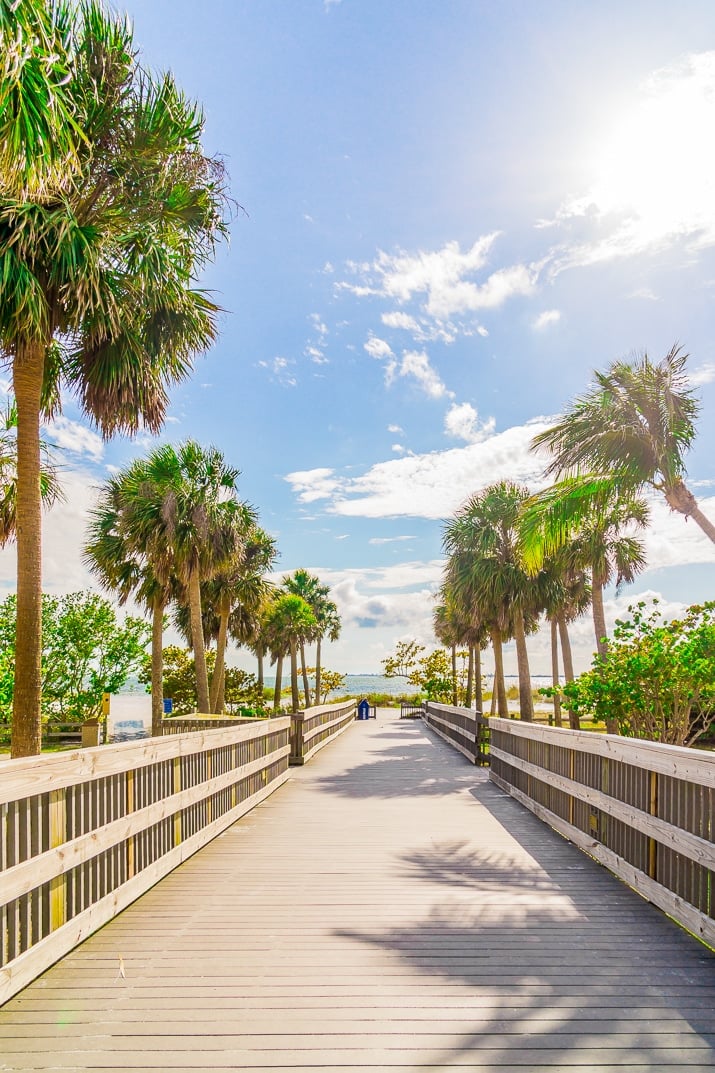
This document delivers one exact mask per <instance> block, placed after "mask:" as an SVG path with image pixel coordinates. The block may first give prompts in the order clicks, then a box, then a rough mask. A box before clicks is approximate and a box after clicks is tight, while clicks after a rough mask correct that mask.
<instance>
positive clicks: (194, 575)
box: [188, 570, 211, 715]
mask: <svg viewBox="0 0 715 1073" xmlns="http://www.w3.org/2000/svg"><path fill="white" fill-rule="evenodd" d="M188 589H189V614H190V617H191V642H192V644H193V648H194V666H195V668H196V703H197V711H198V712H200V713H201V714H202V715H203V714H208V713H209V712H210V711H211V701H210V699H209V676H208V671H207V670H206V649H205V647H204V630H203V626H202V624H201V584H200V582H199V572H198V570H192V571H191V574H190V575H189V585H188Z"/></svg>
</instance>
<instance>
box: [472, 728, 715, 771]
mask: <svg viewBox="0 0 715 1073" xmlns="http://www.w3.org/2000/svg"><path fill="white" fill-rule="evenodd" d="M488 722H489V725H490V726H491V728H492V729H493V730H500V731H503V732H504V733H507V734H513V735H514V736H515V737H522V738H530V739H531V740H533V741H543V742H553V743H554V744H558V745H563V746H564V747H567V748H569V749H576V750H578V751H579V752H585V753H591V754H595V755H597V756H602V757H607V758H610V759H611V760H620V761H622V762H623V763H626V764H635V765H636V766H638V767H646V766H647V768H648V770H650V771H657V772H658V773H659V774H662V775H671V776H673V777H674V778H677V779H683V780H685V781H686V782H695V783H698V784H699V785H702V786H711V787H715V752H705V751H701V750H698V749H691V748H689V747H688V746H687V745H667V744H665V743H663V742H660V741H645V740H643V739H642V738H626V737H622V736H621V735H620V734H601V733H594V732H593V731H591V730H571V729H570V728H569V727H550V726H544V725H543V724H541V723H527V722H522V721H521V720H518V719H498V718H491V719H489V720H488Z"/></svg>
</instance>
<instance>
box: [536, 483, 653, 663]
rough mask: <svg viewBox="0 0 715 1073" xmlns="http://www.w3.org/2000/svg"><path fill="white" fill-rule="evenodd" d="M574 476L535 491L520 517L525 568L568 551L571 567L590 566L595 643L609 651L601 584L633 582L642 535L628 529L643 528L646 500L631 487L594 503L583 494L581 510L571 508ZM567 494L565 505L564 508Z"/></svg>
mask: <svg viewBox="0 0 715 1073" xmlns="http://www.w3.org/2000/svg"><path fill="white" fill-rule="evenodd" d="M572 489H573V482H572V481H569V480H566V481H562V482H560V483H559V484H555V485H552V487H550V488H547V489H545V490H544V491H543V492H539V493H538V494H537V495H535V496H533V497H532V498H531V499H530V500H529V501H528V503H527V504H525V505H524V510H523V513H522V519H521V540H522V555H523V558H524V561H525V563H526V564H527V568H530V569H531V570H532V571H536V570H539V569H541V568H542V566H543V564H544V560H545V557H547V556H549V555H553V554H554V553H558V552H559V551H560V550H561V553H562V555H563V554H564V552H565V555H566V559H567V560H568V569H570V571H571V572H572V573H574V572H576V571H577V570H578V568H579V567H580V568H581V569H583V568H587V569H588V570H589V571H590V574H591V607H592V611H593V624H594V630H595V633H596V648H597V651H598V653H599V655H605V653H606V650H607V648H608V640H607V630H606V618H605V613H604V608H603V590H604V588H605V587H606V586H607V585H609V584H611V582H613V581H615V584H616V586H620V585H622V584H630V583H631V582H632V581H633V580H634V579H635V578H636V576H637V575H638V574H639V573H640V572H641V570H643V569H644V568H645V565H646V558H645V549H644V546H643V543H642V541H640V540H639V539H638V538H637V537H635V536H633V535H631V534H630V533H629V530H633V529H643V528H644V527H645V526H646V525H647V523H648V513H649V512H648V505H647V504H646V503H645V501H644V500H642V499H639V498H638V497H637V496H635V495H633V494H632V493H631V492H628V491H626V492H624V493H622V494H617V493H616V494H614V495H613V496H612V498H611V502H610V504H608V505H607V504H606V501H605V499H604V500H603V501H602V502H601V503H599V504H594V503H593V501H591V500H589V499H588V498H584V499H582V500H581V501H580V502H581V512H580V513H576V512H575V511H574V510H573V504H574V502H575V499H574V498H573V497H572V496H571V493H572ZM564 499H566V501H567V506H566V508H564Z"/></svg>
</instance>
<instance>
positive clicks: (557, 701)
mask: <svg viewBox="0 0 715 1073" xmlns="http://www.w3.org/2000/svg"><path fill="white" fill-rule="evenodd" d="M549 625H550V627H551V685H552V686H553V688H554V723H555V724H556V726H557V727H560V726H562V725H563V720H562V719H561V698H560V697H559V695H558V693H557V692H556V690H558V688H559V627H558V623H557V621H556V616H555V615H552V616H551V618H550V619H549Z"/></svg>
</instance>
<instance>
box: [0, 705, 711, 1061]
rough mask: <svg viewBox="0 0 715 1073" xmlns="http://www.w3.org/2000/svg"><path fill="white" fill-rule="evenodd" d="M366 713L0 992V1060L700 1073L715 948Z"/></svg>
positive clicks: (421, 737)
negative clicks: (164, 873) (104, 920)
mask: <svg viewBox="0 0 715 1073" xmlns="http://www.w3.org/2000/svg"><path fill="white" fill-rule="evenodd" d="M379 715H380V718H379V719H378V720H377V721H374V720H370V721H366V722H360V723H356V724H355V725H354V727H352V728H351V729H350V730H349V731H348V732H347V733H346V734H343V735H342V737H340V738H338V739H337V740H336V741H335V742H333V743H331V744H330V745H329V746H328V747H327V748H325V749H324V750H323V751H322V752H321V753H320V754H319V755H318V756H316V757H315V759H314V760H313V761H312V762H311V764H310V765H307V766H306V767H304V768H300V769H296V770H294V771H293V772H292V774H291V779H290V781H289V782H288V783H287V784H285V785H284V786H283V787H281V788H280V789H279V790H277V791H276V793H275V794H273V795H272V796H271V797H269V798H268V799H267V800H266V801H265V802H264V803H263V804H261V805H260V806H259V807H258V808H256V809H255V810H254V811H253V812H251V813H250V814H249V815H247V816H245V817H244V818H243V819H242V820H241V821H239V822H238V823H237V824H235V825H234V826H233V827H231V828H230V829H229V830H228V831H227V832H226V833H225V834H223V835H222V836H220V837H219V838H218V839H216V840H215V841H214V842H213V843H211V844H210V845H209V846H208V847H207V848H205V849H204V850H202V851H201V852H200V853H199V854H197V855H196V856H194V857H193V858H191V859H190V860H189V861H188V862H187V863H185V864H184V865H182V866H181V867H180V868H179V869H178V870H177V871H175V872H174V873H172V874H171V875H169V876H168V877H167V878H166V879H164V880H163V881H162V882H161V883H160V884H158V885H157V886H156V887H154V888H153V889H152V890H151V891H150V892H149V893H148V894H147V895H145V896H144V897H143V898H142V899H141V900H140V901H139V902H137V903H135V904H134V905H133V906H131V907H130V908H129V909H127V910H126V911H125V912H124V913H123V914H122V915H121V916H120V917H118V918H117V919H116V920H115V921H113V922H112V923H111V924H109V925H107V926H106V927H105V928H104V929H103V930H102V931H101V932H99V933H97V934H96V935H95V936H93V937H92V938H91V939H89V940H88V941H87V942H86V943H85V944H84V945H83V946H81V947H79V948H77V949H76V950H75V951H74V952H73V953H72V954H70V955H69V956H68V957H66V958H65V959H64V960H63V961H62V962H61V963H60V964H58V965H57V966H55V967H54V968H53V969H51V970H50V971H49V972H47V973H46V974H45V975H44V976H43V977H41V978H40V979H39V980H37V981H36V982H35V983H34V984H32V985H31V986H30V987H28V988H27V989H26V990H25V991H23V992H22V993H21V994H19V995H18V996H16V997H15V998H14V999H12V1000H11V1001H10V1002H9V1003H7V1005H6V1006H5V1007H4V1008H3V1009H2V1010H1V1011H0V1070H35V1069H52V1070H57V1069H62V1070H90V1069H91V1070H96V1069H103V1070H133V1071H147V1070H152V1071H157V1070H162V1071H164V1070H171V1071H173V1073H184V1071H188V1070H192V1071H196V1070H207V1071H208V1070H246V1071H253V1070H270V1071H272V1073H279V1071H280V1073H286V1071H288V1070H291V1071H295V1070H302V1071H310V1070H340V1071H350V1073H362V1071H366V1070H371V1071H377V1070H392V1069H395V1070H403V1071H407V1070H414V1071H418V1070H419V1071H421V1070H446V1069H472V1070H499V1071H500V1073H504V1071H507V1073H508V1071H511V1070H514V1071H516V1070H519V1071H522V1073H525V1071H530V1070H539V1069H543V1070H552V1071H556V1070H569V1069H578V1070H581V1071H585V1070H588V1071H603V1073H606V1071H609V1073H610V1071H613V1070H618V1069H628V1070H642V1071H644V1073H645V1071H646V1070H648V1071H658V1070H669V1071H673V1070H676V1069H686V1070H689V1071H704V1070H713V1069H715V1012H714V1009H713V1008H714V1007H715V956H713V955H712V954H710V953H709V952H708V950H707V949H706V948H705V947H703V946H701V945H700V944H699V943H697V942H696V941H695V940H694V939H691V938H690V937H689V936H688V935H686V934H685V933H684V932H682V931H681V930H680V929H679V928H677V927H676V926H675V925H673V924H672V923H671V922H670V921H669V920H668V919H667V918H666V917H665V916H663V914H661V913H660V911H658V910H656V909H654V908H653V907H651V906H649V905H648V904H646V903H645V902H644V901H642V900H641V899H640V898H639V897H638V896H636V895H635V894H633V893H632V892H631V891H629V889H628V888H627V887H625V886H624V885H622V884H621V883H620V882H619V881H617V880H616V879H614V878H612V877H611V876H610V875H609V874H608V873H607V872H606V871H604V870H603V869H602V868H601V867H600V866H599V865H597V864H595V863H594V862H592V861H591V860H590V859H588V858H587V857H585V856H584V855H583V854H581V853H580V852H579V851H578V850H576V849H574V848H573V847H572V846H570V845H569V844H568V843H567V842H565V841H564V840H563V839H561V838H560V837H559V836H558V835H555V834H553V833H552V832H551V831H550V830H549V829H548V828H547V827H545V826H544V825H542V824H541V823H540V822H539V821H538V820H537V819H535V818H534V817H533V816H532V815H531V814H530V813H528V812H527V811H526V810H525V809H523V808H522V807H521V806H519V805H518V804H517V803H516V802H515V801H513V800H512V799H511V798H509V797H508V796H507V795H506V794H504V793H502V792H501V791H500V790H499V789H498V788H496V787H495V786H494V785H493V784H490V783H489V782H488V775H487V773H486V772H485V771H483V770H482V769H479V768H475V767H473V766H472V765H471V764H470V763H469V762H468V761H467V760H466V759H464V758H463V757H461V756H460V755H459V754H458V753H456V752H454V751H453V750H452V749H450V748H449V747H448V746H447V745H446V744H444V743H443V742H442V741H441V740H439V739H438V738H437V737H436V736H434V735H433V734H432V733H431V732H430V731H429V730H427V729H426V728H425V727H424V726H423V724H422V723H421V722H418V721H413V720H400V719H399V713H397V712H393V713H390V712H388V711H387V710H381V711H380V713H379ZM120 958H121V962H120Z"/></svg>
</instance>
